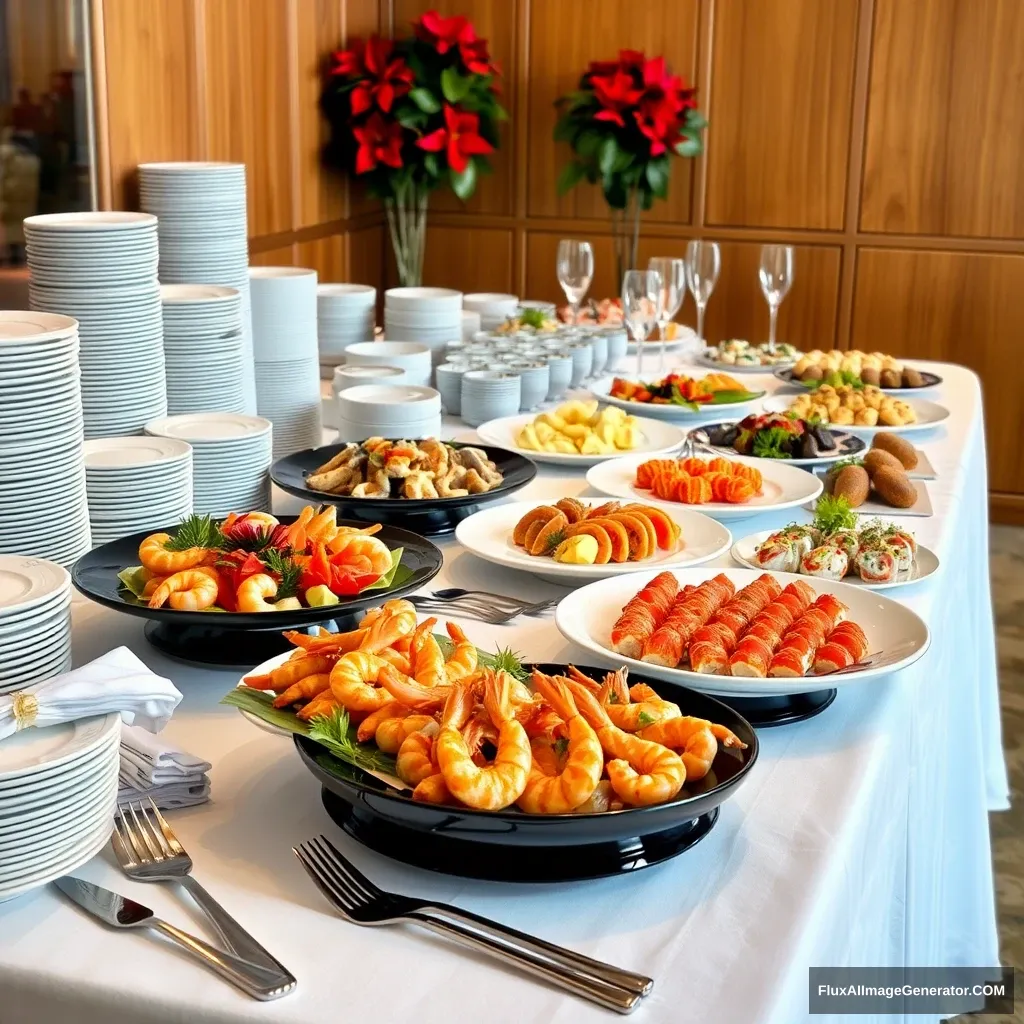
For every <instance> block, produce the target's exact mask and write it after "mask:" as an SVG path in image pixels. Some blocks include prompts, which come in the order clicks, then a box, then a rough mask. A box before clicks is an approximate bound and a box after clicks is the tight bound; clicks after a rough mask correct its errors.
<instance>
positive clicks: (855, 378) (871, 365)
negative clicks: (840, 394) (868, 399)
mask: <svg viewBox="0 0 1024 1024" xmlns="http://www.w3.org/2000/svg"><path fill="white" fill-rule="evenodd" d="M775 376H776V377H778V379H779V380H781V381H784V382H785V383H786V384H796V385H800V386H802V387H806V388H812V389H814V388H818V387H820V386H821V385H822V384H830V385H832V386H833V387H835V386H838V385H840V384H849V385H852V386H853V387H863V386H864V385H872V386H874V387H877V388H881V389H882V390H883V391H914V390H918V391H919V390H921V389H922V388H931V387H935V386H936V385H938V384H941V383H942V378H941V377H939V376H938V375H937V374H934V373H930V372H928V371H927V370H917V369H914V367H912V366H907V365H906V364H905V363H903V362H902V361H901V360H899V359H897V358H895V356H891V355H888V354H886V353H885V352H863V351H861V350H860V349H851V350H850V351H847V352H844V351H841V350H839V349H833V350H832V351H831V352H823V351H821V349H814V350H812V351H811V352H805V353H804V354H803V355H802V356H800V358H799V359H798V360H797V361H796V363H795V364H794V365H793V366H792V367H791V368H786V369H780V370H776V371H775Z"/></svg>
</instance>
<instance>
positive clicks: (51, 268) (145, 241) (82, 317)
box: [25, 211, 167, 437]
mask: <svg viewBox="0 0 1024 1024" xmlns="http://www.w3.org/2000/svg"><path fill="white" fill-rule="evenodd" d="M25 239H26V252H27V254H28V267H29V271H30V273H31V275H32V279H31V282H30V284H29V305H30V306H31V307H32V308H33V309H38V310H45V311H46V312H49V313H63V314H64V315H65V316H72V317H74V318H75V319H76V320H78V323H79V335H80V337H81V350H80V352H79V365H80V367H81V370H82V382H81V387H82V408H83V412H84V416H85V436H86V437H104V436H106V435H110V434H137V433H140V432H141V430H142V425H143V424H144V423H145V422H146V421H147V420H151V419H153V417H154V416H163V415H164V413H165V412H166V411H167V396H166V392H165V387H164V348H163V323H162V321H161V316H160V285H159V283H158V282H157V278H156V271H157V226H156V217H153V216H151V215H150V214H148V213H122V212H116V211H114V212H86V213H51V214H44V215H42V216H39V217H27V218H26V219H25Z"/></svg>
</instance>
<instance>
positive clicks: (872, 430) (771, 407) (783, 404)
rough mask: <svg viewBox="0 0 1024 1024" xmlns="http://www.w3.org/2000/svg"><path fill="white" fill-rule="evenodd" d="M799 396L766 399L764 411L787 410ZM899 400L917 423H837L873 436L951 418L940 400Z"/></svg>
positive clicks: (921, 427)
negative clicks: (912, 412)
mask: <svg viewBox="0 0 1024 1024" xmlns="http://www.w3.org/2000/svg"><path fill="white" fill-rule="evenodd" d="M797 397H799V396H792V397H790V396H787V395H777V396H775V397H774V398H768V399H765V403H764V411H765V412H787V411H788V410H789V407H790V406H791V405H792V404H793V402H794V400H795V398H797ZM899 400H900V401H901V402H906V403H907V405H909V406H910V407H911V408H912V409H913V410H914V412H915V413H917V422H916V423H904V424H903V425H902V426H899V427H888V426H884V425H882V424H879V425H877V426H874V427H864V426H861V425H860V424H857V423H842V424H837V426H839V427H840V428H841V429H842V430H849V431H851V432H852V433H854V434H864V435H865V436H867V437H871V436H873V435H874V434H877V433H879V432H880V431H889V432H891V433H893V434H908V433H910V432H911V431H915V430H931V428H932V427H934V426H937V425H938V424H939V423H941V422H942V421H943V420H945V419H948V418H949V410H948V409H947V408H946V407H945V406H944V405H939V403H938V402H929V401H928V399H927V398H901V399H899Z"/></svg>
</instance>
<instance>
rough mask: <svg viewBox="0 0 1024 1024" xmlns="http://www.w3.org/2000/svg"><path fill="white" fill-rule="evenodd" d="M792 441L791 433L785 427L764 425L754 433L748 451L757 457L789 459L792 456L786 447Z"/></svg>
mask: <svg viewBox="0 0 1024 1024" xmlns="http://www.w3.org/2000/svg"><path fill="white" fill-rule="evenodd" d="M792 441H793V434H792V433H790V431H788V430H786V428H785V427H765V428H764V430H759V431H757V433H755V434H754V443H753V446H752V447H751V450H750V451H751V454H752V455H754V456H756V457H757V458H759V459H791V458H792V457H793V456H792V455H791V454H790V453H789V452H788V451H786V448H787V447H788V446H789V445H790V444H791V443H792Z"/></svg>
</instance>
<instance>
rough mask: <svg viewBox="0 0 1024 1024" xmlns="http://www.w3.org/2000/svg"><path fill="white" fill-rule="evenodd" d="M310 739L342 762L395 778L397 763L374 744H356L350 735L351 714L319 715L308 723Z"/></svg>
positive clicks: (336, 710) (351, 733) (333, 713)
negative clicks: (349, 715) (384, 773)
mask: <svg viewBox="0 0 1024 1024" xmlns="http://www.w3.org/2000/svg"><path fill="white" fill-rule="evenodd" d="M309 738H310V739H311V740H315V741H316V742H317V743H319V744H320V745H321V746H322V747H326V749H327V750H329V751H330V752H331V753H332V754H333V755H334V756H335V757H336V758H338V759H339V760H340V761H345V762H346V763H347V764H351V765H354V766H355V767H356V768H362V769H364V770H365V771H372V772H386V773H388V774H389V775H393V774H394V772H395V759H394V758H393V757H390V756H389V755H387V754H385V753H383V752H382V751H381V750H378V749H377V747H375V746H374V745H373V744H362V743H357V742H356V740H355V738H354V733H353V732H352V731H351V723H350V721H349V717H348V712H347V711H344V710H342V709H341V708H334V709H333V711H331V713H330V714H329V715H317V717H316V718H314V719H313V720H312V721H311V722H310V723H309Z"/></svg>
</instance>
